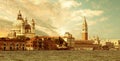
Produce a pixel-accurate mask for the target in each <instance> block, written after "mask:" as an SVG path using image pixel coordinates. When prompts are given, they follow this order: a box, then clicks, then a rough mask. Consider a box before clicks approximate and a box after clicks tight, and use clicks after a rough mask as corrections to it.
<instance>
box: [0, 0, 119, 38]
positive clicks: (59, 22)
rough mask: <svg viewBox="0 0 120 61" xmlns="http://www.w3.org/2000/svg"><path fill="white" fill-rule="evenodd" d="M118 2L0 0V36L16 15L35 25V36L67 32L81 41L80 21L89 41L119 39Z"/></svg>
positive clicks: (9, 26) (90, 0) (5, 32)
mask: <svg viewBox="0 0 120 61" xmlns="http://www.w3.org/2000/svg"><path fill="white" fill-rule="evenodd" d="M119 2H120V0H0V36H1V37H3V36H6V35H7V34H8V33H9V32H10V29H11V28H12V24H13V23H14V22H16V21H17V20H16V18H17V14H18V11H19V10H20V11H21V12H22V15H23V17H24V18H27V19H28V21H29V22H30V21H31V19H34V20H35V22H36V34H37V35H50V36H62V35H63V34H64V33H65V32H70V33H71V34H72V35H73V37H75V38H76V39H81V29H82V26H81V24H82V22H83V17H84V16H85V17H86V20H87V23H88V33H89V39H91V38H92V37H93V36H99V37H100V38H101V39H120V27H119V26H120V24H119V23H120V20H119V18H120V14H119V11H120V8H119V5H120V4H119Z"/></svg>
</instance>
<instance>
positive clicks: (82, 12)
mask: <svg viewBox="0 0 120 61" xmlns="http://www.w3.org/2000/svg"><path fill="white" fill-rule="evenodd" d="M103 12H104V11H103V10H91V9H83V10H78V11H75V12H74V13H75V15H79V16H86V17H94V16H100V15H102V14H103Z"/></svg>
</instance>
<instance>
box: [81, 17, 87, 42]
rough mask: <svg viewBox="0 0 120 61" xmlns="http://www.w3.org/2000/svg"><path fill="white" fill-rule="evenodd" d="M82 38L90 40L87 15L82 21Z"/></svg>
mask: <svg viewBox="0 0 120 61" xmlns="http://www.w3.org/2000/svg"><path fill="white" fill-rule="evenodd" d="M82 40H88V27H87V21H86V17H85V16H84V19H83V23H82Z"/></svg>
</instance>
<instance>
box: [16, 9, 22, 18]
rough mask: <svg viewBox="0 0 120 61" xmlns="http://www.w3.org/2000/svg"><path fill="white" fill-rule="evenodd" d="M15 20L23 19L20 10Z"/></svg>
mask: <svg viewBox="0 0 120 61" xmlns="http://www.w3.org/2000/svg"><path fill="white" fill-rule="evenodd" d="M17 20H23V18H22V14H21V12H20V10H19V13H18V17H17Z"/></svg>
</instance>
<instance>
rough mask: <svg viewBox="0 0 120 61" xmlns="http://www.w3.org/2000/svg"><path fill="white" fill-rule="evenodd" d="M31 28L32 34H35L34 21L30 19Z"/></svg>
mask: <svg viewBox="0 0 120 61" xmlns="http://www.w3.org/2000/svg"><path fill="white" fill-rule="evenodd" d="M31 28H32V33H35V21H34V19H32V22H31Z"/></svg>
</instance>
